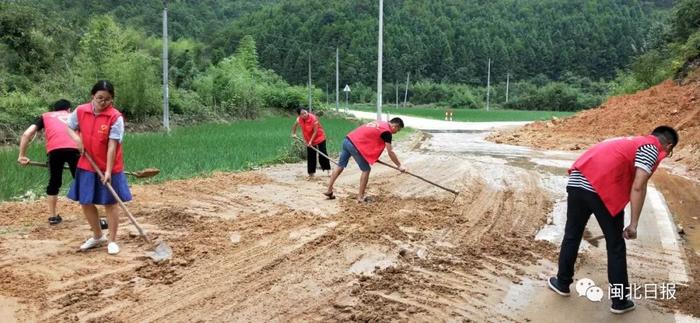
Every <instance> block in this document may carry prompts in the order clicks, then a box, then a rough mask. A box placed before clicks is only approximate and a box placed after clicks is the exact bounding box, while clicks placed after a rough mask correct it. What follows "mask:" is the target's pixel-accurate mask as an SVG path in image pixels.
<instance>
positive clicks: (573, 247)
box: [557, 187, 629, 303]
mask: <svg viewBox="0 0 700 323" xmlns="http://www.w3.org/2000/svg"><path fill="white" fill-rule="evenodd" d="M566 190H567V192H568V193H569V197H568V200H567V210H566V228H565V229H564V240H563V241H562V242H561V252H560V253H559V273H558V274H557V279H558V280H559V282H560V283H561V284H563V285H569V284H571V283H572V282H573V277H574V264H575V263H576V256H577V255H578V247H579V245H580V244H581V238H582V237H583V230H584V229H585V228H586V223H587V222H588V218H589V217H590V216H591V213H593V214H595V217H596V219H597V220H598V224H599V225H600V228H601V229H602V230H603V234H604V235H605V246H606V248H607V250H608V283H610V284H613V285H614V284H622V285H623V286H624V289H623V290H624V294H629V281H628V278H627V249H626V246H625V239H624V237H623V236H622V232H623V230H624V219H625V211H621V212H620V213H619V214H617V215H616V216H615V217H612V216H611V215H610V212H608V209H607V208H606V207H605V205H604V204H603V201H602V200H601V199H600V196H598V194H596V193H593V192H590V191H587V190H584V189H581V188H576V187H567V188H566ZM596 283H597V284H598V286H600V287H601V288H603V286H604V285H603V286H601V283H600V282H596ZM603 290H605V288H603ZM612 301H613V303H617V302H620V301H622V299H615V298H613V299H612Z"/></svg>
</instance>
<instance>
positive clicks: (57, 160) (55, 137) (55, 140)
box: [17, 99, 80, 224]
mask: <svg viewBox="0 0 700 323" xmlns="http://www.w3.org/2000/svg"><path fill="white" fill-rule="evenodd" d="M69 115H70V102H68V101H67V100H64V99H61V100H58V101H56V103H54V104H53V108H52V111H49V112H46V113H43V114H42V115H41V116H40V117H38V118H37V119H36V121H35V122H34V124H33V125H31V126H29V128H27V130H25V131H24V133H23V134H22V138H21V139H20V142H19V157H18V158H17V162H18V163H20V164H21V165H22V166H27V165H29V162H30V161H31V160H30V159H29V158H28V157H27V147H28V146H29V143H31V142H32V140H34V136H35V135H36V133H37V131H40V130H42V129H43V130H44V137H45V139H46V143H45V146H46V155H47V156H48V170H49V185H48V186H46V196H47V199H46V201H47V204H48V206H49V224H59V223H61V221H62V219H61V216H60V215H59V214H58V212H56V204H57V202H58V191H59V190H60V189H61V185H62V184H63V166H64V165H65V164H66V163H68V168H69V169H70V173H71V176H73V177H75V168H76V166H77V165H78V158H80V152H79V151H78V145H77V144H76V143H75V142H74V141H73V140H72V139H71V137H70V136H69V135H68V132H66V124H67V123H68V116H69Z"/></svg>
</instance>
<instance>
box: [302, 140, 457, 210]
mask: <svg viewBox="0 0 700 323" xmlns="http://www.w3.org/2000/svg"><path fill="white" fill-rule="evenodd" d="M297 139H298V140H299V141H301V142H304V141H303V140H301V138H298V137H297ZM304 145H306V143H304ZM309 147H311V149H313V150H315V151H316V152H317V153H319V154H321V156H323V157H326V158H328V160H330V161H331V162H333V164H336V165H338V163H337V162H336V161H335V160H333V159H331V158H330V157H328V155H326V154H324V153H322V152H320V151H319V150H318V149H316V147H314V146H309ZM377 162H378V163H380V164H382V165H384V166H388V167H390V168H393V169H395V170H398V171H401V170H400V169H399V168H398V167H396V166H394V165H390V164H387V163H385V162H383V161H381V160H377ZM338 166H340V165H338ZM402 172H403V173H406V174H408V175H411V176H413V177H415V178H418V179H420V180H422V181H425V182H426V183H429V184H432V185H435V186H437V187H439V188H441V189H443V190H445V191H448V192H450V193H452V194H454V195H455V198H454V200H452V203H454V201H455V200H456V199H457V196H458V195H459V192H457V191H455V190H452V189H449V188H447V187H444V186H442V185H440V184H437V183H433V182H431V181H429V180H427V179H425V178H423V177H421V176H418V175H416V174H413V173H410V172H408V171H402Z"/></svg>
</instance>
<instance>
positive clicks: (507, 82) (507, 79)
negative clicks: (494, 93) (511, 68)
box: [506, 73, 510, 103]
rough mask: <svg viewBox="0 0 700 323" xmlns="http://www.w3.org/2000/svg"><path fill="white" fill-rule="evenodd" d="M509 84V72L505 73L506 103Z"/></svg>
mask: <svg viewBox="0 0 700 323" xmlns="http://www.w3.org/2000/svg"><path fill="white" fill-rule="evenodd" d="M509 86H510V73H507V74H506V103H508V87H509Z"/></svg>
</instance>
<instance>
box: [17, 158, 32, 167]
mask: <svg viewBox="0 0 700 323" xmlns="http://www.w3.org/2000/svg"><path fill="white" fill-rule="evenodd" d="M17 162H18V163H19V164H20V165H22V166H27V165H29V158H27V156H19V158H17Z"/></svg>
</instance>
